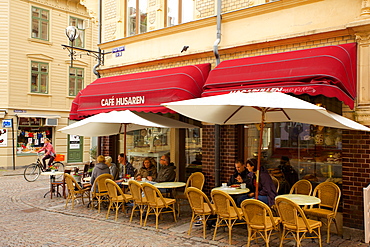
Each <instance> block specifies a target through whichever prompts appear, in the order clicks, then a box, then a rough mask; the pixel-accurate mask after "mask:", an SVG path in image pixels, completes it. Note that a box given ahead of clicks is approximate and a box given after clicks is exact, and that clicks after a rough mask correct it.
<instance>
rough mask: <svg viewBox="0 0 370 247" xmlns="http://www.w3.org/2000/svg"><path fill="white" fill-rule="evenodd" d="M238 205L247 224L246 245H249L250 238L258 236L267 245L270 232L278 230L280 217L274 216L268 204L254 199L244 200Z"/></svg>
mask: <svg viewBox="0 0 370 247" xmlns="http://www.w3.org/2000/svg"><path fill="white" fill-rule="evenodd" d="M240 207H241V209H242V211H243V214H244V218H245V221H246V222H247V225H248V243H247V247H249V246H250V244H251V240H258V239H259V238H262V239H263V240H264V241H265V243H266V247H269V242H270V236H271V234H272V232H273V231H279V224H280V222H281V220H280V217H274V216H273V214H272V211H271V209H270V208H269V206H267V205H266V204H265V203H263V202H261V201H259V200H256V199H248V200H244V201H243V202H242V204H241V206H240Z"/></svg>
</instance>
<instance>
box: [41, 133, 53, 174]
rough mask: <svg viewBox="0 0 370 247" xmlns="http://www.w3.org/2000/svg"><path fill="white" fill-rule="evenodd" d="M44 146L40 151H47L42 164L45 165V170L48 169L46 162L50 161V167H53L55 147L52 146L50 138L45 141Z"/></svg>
mask: <svg viewBox="0 0 370 247" xmlns="http://www.w3.org/2000/svg"><path fill="white" fill-rule="evenodd" d="M44 143H45V144H44V146H43V147H42V148H41V149H40V150H39V151H38V153H40V152H41V151H44V150H45V155H44V158H42V164H43V165H44V170H45V169H46V162H45V160H47V159H49V163H48V165H49V166H51V164H52V163H53V161H54V159H55V150H54V147H53V145H51V143H50V140H49V138H45V139H44Z"/></svg>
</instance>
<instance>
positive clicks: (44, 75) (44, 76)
mask: <svg viewBox="0 0 370 247" xmlns="http://www.w3.org/2000/svg"><path fill="white" fill-rule="evenodd" d="M48 78H49V64H47V63H41V62H35V61H32V62H31V92H32V93H45V94H46V93H48V81H49V79H48Z"/></svg>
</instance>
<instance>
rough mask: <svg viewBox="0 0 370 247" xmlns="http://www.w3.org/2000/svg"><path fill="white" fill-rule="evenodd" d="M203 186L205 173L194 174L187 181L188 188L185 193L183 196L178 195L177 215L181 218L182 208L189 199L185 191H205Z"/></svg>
mask: <svg viewBox="0 0 370 247" xmlns="http://www.w3.org/2000/svg"><path fill="white" fill-rule="evenodd" d="M203 185H204V175H203V173H201V172H194V173H192V174H191V175H190V176H189V178H188V180H187V181H186V186H185V190H184V193H181V194H176V197H175V198H176V203H177V213H178V214H177V215H178V216H180V206H181V204H182V202H184V201H186V200H187V199H188V197H187V196H186V194H185V191H186V189H187V188H188V187H194V188H198V189H200V190H202V189H203Z"/></svg>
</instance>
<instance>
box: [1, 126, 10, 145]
mask: <svg viewBox="0 0 370 247" xmlns="http://www.w3.org/2000/svg"><path fill="white" fill-rule="evenodd" d="M7 145H8V133H7V130H6V129H0V147H7Z"/></svg>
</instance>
